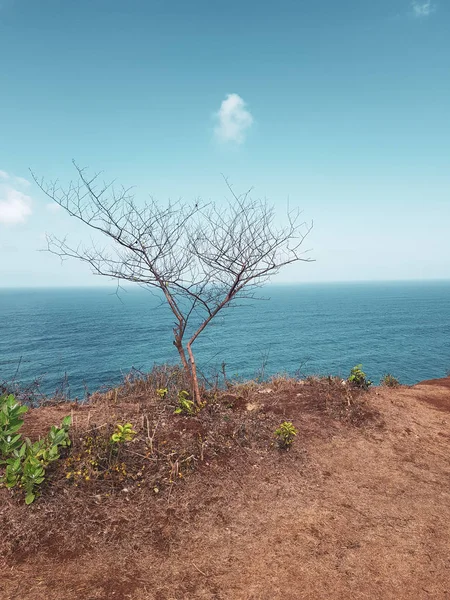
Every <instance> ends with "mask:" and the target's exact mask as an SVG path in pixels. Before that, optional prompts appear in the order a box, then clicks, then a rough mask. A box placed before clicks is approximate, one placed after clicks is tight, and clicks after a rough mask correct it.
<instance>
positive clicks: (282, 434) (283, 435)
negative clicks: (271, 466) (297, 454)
mask: <svg viewBox="0 0 450 600" xmlns="http://www.w3.org/2000/svg"><path fill="white" fill-rule="evenodd" d="M296 435H297V429H296V428H295V427H294V425H293V424H292V423H291V422H290V421H284V422H283V423H281V425H280V426H279V427H278V429H276V430H275V436H276V437H277V440H278V445H279V446H280V448H285V449H287V448H290V447H291V446H292V443H293V441H294V438H295V436H296Z"/></svg>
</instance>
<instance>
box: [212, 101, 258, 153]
mask: <svg viewBox="0 0 450 600" xmlns="http://www.w3.org/2000/svg"><path fill="white" fill-rule="evenodd" d="M216 118H217V120H218V124H217V126H216V128H215V130H214V132H215V134H216V136H217V138H218V139H219V140H220V141H222V142H236V143H237V144H242V143H243V142H244V141H245V135H246V132H247V129H248V128H249V127H251V125H252V123H253V117H252V115H251V113H250V112H249V111H248V110H247V108H246V103H245V102H244V100H243V99H242V98H241V97H240V96H239V95H238V94H228V95H227V97H226V98H225V100H223V102H222V104H221V105H220V109H219V111H218V112H217V113H216Z"/></svg>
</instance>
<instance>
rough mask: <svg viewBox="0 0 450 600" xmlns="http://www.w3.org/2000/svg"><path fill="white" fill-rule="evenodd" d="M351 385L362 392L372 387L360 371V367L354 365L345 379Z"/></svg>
mask: <svg viewBox="0 0 450 600" xmlns="http://www.w3.org/2000/svg"><path fill="white" fill-rule="evenodd" d="M347 381H349V382H350V383H351V384H353V385H354V386H355V387H357V388H361V389H363V390H368V389H369V387H370V386H371V385H372V382H371V381H370V380H369V379H367V376H366V374H365V373H364V371H363V370H362V365H356V366H355V367H353V369H352V370H351V371H350V375H349V376H348V378H347Z"/></svg>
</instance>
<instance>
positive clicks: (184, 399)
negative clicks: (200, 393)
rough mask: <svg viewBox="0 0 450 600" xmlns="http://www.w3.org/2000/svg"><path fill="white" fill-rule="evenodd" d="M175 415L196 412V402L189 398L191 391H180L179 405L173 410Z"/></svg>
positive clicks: (190, 414)
mask: <svg viewBox="0 0 450 600" xmlns="http://www.w3.org/2000/svg"><path fill="white" fill-rule="evenodd" d="M173 412H174V414H175V415H189V416H192V415H194V414H195V412H196V411H195V403H194V401H193V400H190V399H189V392H187V391H186V390H181V391H180V392H178V405H177V407H176V409H175V410H174V411H173Z"/></svg>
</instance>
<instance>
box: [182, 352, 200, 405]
mask: <svg viewBox="0 0 450 600" xmlns="http://www.w3.org/2000/svg"><path fill="white" fill-rule="evenodd" d="M186 347H187V351H188V354H189V361H190V363H191V377H192V387H193V388H194V399H195V403H196V404H197V406H200V403H201V401H202V399H201V396H200V388H199V386H198V379H197V367H196V365H195V358H194V354H193V353H192V349H191V344H190V342H189V343H188V344H187V346H186Z"/></svg>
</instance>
